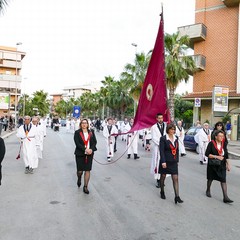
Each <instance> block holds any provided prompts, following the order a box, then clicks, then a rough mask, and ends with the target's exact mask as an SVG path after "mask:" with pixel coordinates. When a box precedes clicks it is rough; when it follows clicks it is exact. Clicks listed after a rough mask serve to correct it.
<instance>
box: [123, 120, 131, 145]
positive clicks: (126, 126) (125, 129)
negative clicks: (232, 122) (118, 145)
mask: <svg viewBox="0 0 240 240" xmlns="http://www.w3.org/2000/svg"><path fill="white" fill-rule="evenodd" d="M129 127H130V126H129V122H128V119H127V118H125V119H124V122H123V123H122V124H121V133H126V132H128V129H129ZM122 141H127V135H126V134H123V135H122Z"/></svg>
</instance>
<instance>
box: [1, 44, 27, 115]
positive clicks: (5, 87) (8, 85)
mask: <svg viewBox="0 0 240 240" xmlns="http://www.w3.org/2000/svg"><path fill="white" fill-rule="evenodd" d="M25 55H26V53H25V52H20V51H17V48H12V47H3V46H0V115H1V116H2V115H12V116H13V117H15V110H16V109H17V106H18V100H19V96H20V95H21V82H22V77H21V69H22V60H23V58H24V57H25ZM15 106H16V107H15Z"/></svg>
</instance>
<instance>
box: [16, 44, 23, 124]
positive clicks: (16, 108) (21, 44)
mask: <svg viewBox="0 0 240 240" xmlns="http://www.w3.org/2000/svg"><path fill="white" fill-rule="evenodd" d="M18 45H22V43H21V42H18V43H16V75H15V104H14V114H15V119H14V123H15V128H16V127H17V75H18V74H17V73H18V71H17V63H18V58H17V57H18V52H17V46H18Z"/></svg>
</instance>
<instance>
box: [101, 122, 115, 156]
mask: <svg viewBox="0 0 240 240" xmlns="http://www.w3.org/2000/svg"><path fill="white" fill-rule="evenodd" d="M111 134H118V130H117V128H116V127H115V126H114V125H112V129H111V131H110V133H109V131H108V125H106V126H105V127H104V128H103V136H104V138H105V141H106V151H107V158H112V157H113V156H114V143H115V136H110V135H111Z"/></svg>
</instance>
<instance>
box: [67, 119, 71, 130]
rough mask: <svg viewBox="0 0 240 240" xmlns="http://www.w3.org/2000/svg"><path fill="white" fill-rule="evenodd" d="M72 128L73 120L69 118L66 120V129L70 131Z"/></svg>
mask: <svg viewBox="0 0 240 240" xmlns="http://www.w3.org/2000/svg"><path fill="white" fill-rule="evenodd" d="M70 128H71V121H70V120H67V121H66V130H67V132H69V131H70Z"/></svg>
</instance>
